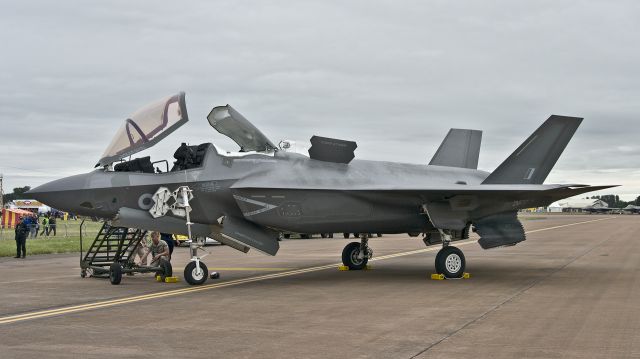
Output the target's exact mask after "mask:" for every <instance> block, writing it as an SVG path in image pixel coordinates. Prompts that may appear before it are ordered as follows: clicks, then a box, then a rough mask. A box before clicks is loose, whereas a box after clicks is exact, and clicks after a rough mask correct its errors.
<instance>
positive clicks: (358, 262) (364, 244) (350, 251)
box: [342, 233, 373, 270]
mask: <svg viewBox="0 0 640 359" xmlns="http://www.w3.org/2000/svg"><path fill="white" fill-rule="evenodd" d="M372 257H373V250H371V248H370V247H369V235H368V234H367V233H361V234H360V243H358V242H351V243H349V244H347V245H346V246H345V247H344V249H343V250H342V264H344V265H345V266H347V267H349V269H350V270H360V269H364V268H366V267H367V263H368V262H369V259H371V258H372Z"/></svg>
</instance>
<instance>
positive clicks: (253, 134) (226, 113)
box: [207, 105, 277, 152]
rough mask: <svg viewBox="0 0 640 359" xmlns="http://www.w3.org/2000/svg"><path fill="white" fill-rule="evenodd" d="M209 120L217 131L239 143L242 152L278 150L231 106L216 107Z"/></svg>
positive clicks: (208, 117)
mask: <svg viewBox="0 0 640 359" xmlns="http://www.w3.org/2000/svg"><path fill="white" fill-rule="evenodd" d="M207 120H209V124H210V125H211V126H212V127H213V128H215V129H216V131H218V132H220V133H221V134H223V135H225V136H227V137H229V138H230V139H232V140H233V141H234V142H235V143H237V144H238V146H240V152H249V151H256V152H267V151H275V150H277V147H276V146H275V145H274V144H273V143H271V141H269V139H268V138H267V136H265V135H264V134H263V133H262V132H260V130H258V129H257V128H256V126H254V125H253V124H252V123H251V122H249V120H247V119H246V118H244V116H242V115H241V114H240V113H239V112H238V111H236V110H235V109H234V108H233V107H231V106H229V105H226V106H218V107H214V108H213V109H212V110H211V112H210V113H209V115H208V116H207Z"/></svg>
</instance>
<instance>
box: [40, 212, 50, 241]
mask: <svg viewBox="0 0 640 359" xmlns="http://www.w3.org/2000/svg"><path fill="white" fill-rule="evenodd" d="M43 234H46V235H47V237H48V236H49V217H48V216H47V215H46V214H45V215H44V217H43V218H42V232H41V233H40V235H43Z"/></svg>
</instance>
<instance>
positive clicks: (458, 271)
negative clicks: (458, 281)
mask: <svg viewBox="0 0 640 359" xmlns="http://www.w3.org/2000/svg"><path fill="white" fill-rule="evenodd" d="M465 266H466V263H465V258H464V254H462V251H461V250H460V249H458V248H456V247H453V246H447V247H444V248H442V249H441V250H440V251H439V252H438V254H437V255H436V272H438V274H444V276H445V277H447V278H462V275H463V274H464V269H465Z"/></svg>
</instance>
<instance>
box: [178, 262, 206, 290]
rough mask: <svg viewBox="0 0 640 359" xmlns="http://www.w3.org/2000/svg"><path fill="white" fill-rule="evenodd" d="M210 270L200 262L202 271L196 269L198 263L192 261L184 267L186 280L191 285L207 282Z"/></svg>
mask: <svg viewBox="0 0 640 359" xmlns="http://www.w3.org/2000/svg"><path fill="white" fill-rule="evenodd" d="M208 276H209V270H208V269H207V266H206V265H204V263H202V262H200V271H198V268H197V267H196V262H195V261H191V262H189V264H187V266H186V267H184V280H186V281H187V283H189V284H191V285H200V284H202V283H204V282H205V281H206V280H207V277H208Z"/></svg>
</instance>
